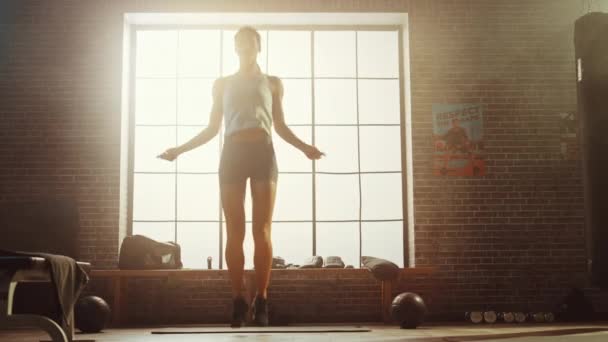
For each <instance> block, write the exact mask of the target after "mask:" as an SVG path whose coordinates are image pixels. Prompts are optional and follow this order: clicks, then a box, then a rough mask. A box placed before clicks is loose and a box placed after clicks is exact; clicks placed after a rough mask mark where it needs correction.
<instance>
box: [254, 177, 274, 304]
mask: <svg viewBox="0 0 608 342" xmlns="http://www.w3.org/2000/svg"><path fill="white" fill-rule="evenodd" d="M275 194H276V183H275V182H273V181H252V182H251V197H252V204H253V210H252V211H253V227H252V231H253V240H254V243H255V253H254V258H253V262H254V265H255V275H256V279H257V295H258V296H260V297H262V298H267V291H268V284H269V282H270V268H271V266H272V240H271V235H270V233H271V223H272V211H273V210H274V200H275Z"/></svg>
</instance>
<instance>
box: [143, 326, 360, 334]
mask: <svg viewBox="0 0 608 342" xmlns="http://www.w3.org/2000/svg"><path fill="white" fill-rule="evenodd" d="M370 331H372V330H371V329H369V328H366V327H361V326H290V327H284V326H282V327H281V326H277V327H273V326H270V327H256V326H251V327H247V326H245V327H241V328H230V327H186V328H179V327H176V328H161V329H154V330H152V334H255V333H265V334H268V333H277V334H278V333H288V334H306V333H348V332H370Z"/></svg>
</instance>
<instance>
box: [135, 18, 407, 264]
mask: <svg viewBox="0 0 608 342" xmlns="http://www.w3.org/2000/svg"><path fill="white" fill-rule="evenodd" d="M185 30H187V28H186V29H185ZM353 30H354V34H355V39H354V44H355V49H354V52H355V68H354V71H355V75H354V77H348V76H341V77H332V76H316V75H315V49H314V46H315V34H316V33H317V32H319V31H317V30H309V33H310V49H309V50H310V61H309V62H310V77H297V76H284V77H281V79H283V80H309V81H311V82H310V88H311V105H312V107H311V116H312V118H311V120H312V121H311V124H302V123H294V124H289V126H294V127H312V128H313V129H312V130H311V143H312V144H313V145H315V143H317V141H316V136H315V129H314V128H315V127H355V128H356V136H357V142H356V145H357V149H356V151H357V157H358V158H357V170H356V171H351V172H339V171H331V172H330V171H319V170H318V166H317V165H316V164H317V162H316V161H313V162H312V172H297V171H287V172H279V174H280V175H281V174H284V175H312V198H311V200H312V220H311V221H309V220H273V223H274V222H276V223H310V224H311V225H312V228H313V229H312V233H313V236H312V237H313V239H312V241H313V246H312V250H313V254H316V253H315V252H316V244H317V241H316V238H317V233H316V223H357V225H358V242H359V246H358V253H359V259H360V256H361V255H362V250H363V243H364V241H363V239H362V236H363V234H362V223H365V222H404V220H403V218H399V219H395V218H387V219H371V220H370V219H364V218H363V191H362V177H361V176H362V175H365V174H400V175H401V174H402V173H403V170H379V171H361V130H360V128H361V127H401V126H402V125H403V123H402V122H401V123H398V124H397V123H361V120H360V113H359V101H360V100H359V96H360V95H359V81H360V80H400V77H370V76H369V75H368V74H366V75H365V77H363V76H360V74H359V63H360V59H359V48H360V47H359V31H357V29H353ZM181 31H184V29H180V30H178V31H177V32H176V33H177V34H176V44H175V45H176V47H175V54H176V55H177V54H178V51H180V32H181ZM381 31H382V30H380V31H379V32H381ZM269 33H270V29H268V30H266V32H263V34H264V36H265V38H266V46H265V48H266V55H265V56H264V57H265V63H264V64H265V65H264V68H263V69H264V71H266V72H268V68H269V65H270V64H269V63H268V61H269V55H270V54H269V53H268V46H269V44H270V43H271V42H270V39H269V38H270V34H269ZM219 34H220V39H219V42H220V43H219V44H220V48H219V54H220V58H219V74H220V75H222V76H224V74H225V73H224V36H225V35H226V30H225V29H220V30H219ZM136 37H137V35H136ZM368 59H369V57H368ZM174 60H175V64H176V65H175V70H174V76H150V75H145V76H136V80H148V79H150V80H155V79H161V80H162V79H167V80H173V81H175V97H176V99H177V98H178V94H179V92H180V84H179V80H214V79H216V78H217V77H211V76H209V77H207V76H187V75H182V74H180V73H179V63H178V62H179V58H178V56H176V58H175V59H174ZM315 80H354V82H355V87H356V92H355V102H356V123H317V120H316V118H315V82H314V81H315ZM400 96H401V95H400ZM179 102H180V101H177V100H176V101H175V103H174V104H175V117H176V119H175V124H154V123H135V124H134V125H133V126H135V127H172V128H173V127H174V128H175V131H176V132H175V144H176V146H177V145H178V143H179V142H178V129H179V128H180V127H201V125H200V124H198V125H197V124H180V123H179V117H178V116H179V109H180V108H179V106H180V103H179ZM203 125H204V124H203ZM223 135H224V132H223V130H220V132H219V134H218V137H219V141H220V143H219V151H218V153H221V149H222V141H223V138H224V137H223ZM402 148H403V147H402V146H401V147H400V148H399V150H402ZM402 158H403V156H402ZM178 162H179V161H178V160H177V159H176V160H175V161H174V163H175V168H174V169H173V171H166V172H151V171H133V170H131V172H132V173H133V174H147V175H154V174H157V175H163V174H164V175H171V174H173V175H174V184H173V186H174V191H175V197H174V210H173V214H174V215H175V219H174V220H141V219H137V220H135V219H133V220H132V222H133V223H134V222H173V223H174V227H175V229H174V230H175V239H177V237H178V234H179V233H178V222H179V223H217V224H218V229H219V246H220V253H219V254H220V255H219V258H218V260H219V267H220V268H223V265H222V261H223V253H222V252H221V249H222V244H223V242H222V240H223V234H222V233H223V213H222V209H221V205H220V208H219V210H218V219H217V220H178V219H177V215H178V210H177V209H178V205H179V203H178V189H177V184H178V177H179V176H180V175H218V173H217V172H184V171H178V166H177V165H178ZM317 174H318V175H336V176H337V175H357V177H356V178H357V181H358V187H357V188H358V189H357V191H358V193H359V196H358V197H359V198H358V219H355V220H328V219H323V220H319V219H317V211H316V207H317V201H316V197H317V191H316V184H317V183H316V181H315V179H316V177H315V175H317ZM218 197H219V196H218ZM246 222H247V223H251V221H250V220H248V221H246Z"/></svg>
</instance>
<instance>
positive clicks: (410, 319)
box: [391, 292, 427, 329]
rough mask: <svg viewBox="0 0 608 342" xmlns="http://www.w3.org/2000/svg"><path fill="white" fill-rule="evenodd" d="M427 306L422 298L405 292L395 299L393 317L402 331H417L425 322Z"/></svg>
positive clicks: (392, 308)
mask: <svg viewBox="0 0 608 342" xmlns="http://www.w3.org/2000/svg"><path fill="white" fill-rule="evenodd" d="M426 311H427V310H426V305H425V304H424V300H422V297H420V296H419V295H417V294H416V293H413V292H404V293H401V294H400V295H398V296H397V297H395V299H393V303H392V305H391V316H392V317H393V319H394V320H395V321H397V322H399V324H400V325H401V329H415V328H416V327H417V326H419V325H420V324H421V323H422V322H423V321H424V315H426Z"/></svg>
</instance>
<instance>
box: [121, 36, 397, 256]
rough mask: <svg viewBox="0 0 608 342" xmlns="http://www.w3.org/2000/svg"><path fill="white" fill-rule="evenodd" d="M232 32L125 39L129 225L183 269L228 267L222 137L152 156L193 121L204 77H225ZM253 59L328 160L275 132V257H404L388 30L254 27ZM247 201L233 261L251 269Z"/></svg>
mask: <svg viewBox="0 0 608 342" xmlns="http://www.w3.org/2000/svg"><path fill="white" fill-rule="evenodd" d="M234 33H235V30H234V29H233V28H231V29H226V28H222V27H218V28H204V29H200V28H192V29H190V28H187V29H184V28H180V29H173V28H167V27H162V28H161V27H158V28H155V27H152V28H150V27H140V28H138V29H136V30H135V31H134V36H133V38H134V39H133V40H134V42H133V44H132V47H133V49H134V50H135V51H134V52H135V54H134V56H135V57H134V58H133V63H134V64H135V65H134V68H133V73H134V74H133V79H134V81H133V87H132V88H133V89H132V95H133V96H134V100H135V101H134V103H135V105H134V110H133V120H132V125H133V126H132V130H131V132H132V134H134V139H133V141H134V143H133V147H132V153H131V155H132V158H133V161H132V165H133V169H132V170H131V172H132V173H133V191H132V196H131V199H132V200H131V202H130V203H131V205H132V220H131V223H132V233H133V234H143V235H147V236H150V237H152V238H154V239H158V240H161V241H176V242H177V243H179V244H180V245H181V247H182V258H183V261H184V266H185V267H188V268H206V259H207V257H208V256H211V257H212V258H213V268H226V266H225V265H226V263H225V260H224V255H223V254H224V253H223V250H224V247H225V242H226V241H225V240H226V239H225V236H226V234H225V229H226V228H225V223H224V222H223V213H222V211H221V205H220V195H219V186H218V176H217V169H218V163H219V156H220V152H221V146H222V138H223V132H221V133H220V134H219V136H218V137H216V138H215V139H213V140H211V141H210V142H209V143H207V144H206V145H203V146H201V147H199V148H197V149H195V150H192V151H190V152H187V153H186V154H183V155H181V156H180V157H179V158H178V159H177V160H176V161H174V162H172V163H171V162H167V161H164V160H160V159H157V158H156V156H157V155H158V154H159V153H160V152H162V151H164V149H166V148H168V147H172V146H175V145H177V144H181V143H183V142H185V141H187V140H189V139H190V138H192V137H193V136H194V135H196V134H197V133H198V132H200V130H202V129H203V128H205V125H206V124H207V122H208V118H209V112H210V109H211V87H212V84H213V81H214V80H215V79H216V78H218V77H220V76H226V75H229V74H232V73H234V72H235V71H236V70H237V69H238V58H237V56H236V54H235V52H234V45H233V44H234V43H233V37H234ZM260 34H261V35H262V51H261V53H260V55H259V56H258V64H259V65H260V67H261V68H262V70H263V71H264V72H265V73H268V74H270V75H276V76H279V77H280V78H281V79H282V80H283V84H284V87H285V97H284V100H283V101H284V102H283V104H284V109H285V119H286V121H287V124H288V125H289V126H290V127H291V129H292V130H293V131H294V132H295V133H296V134H297V135H298V136H299V137H300V138H301V139H302V140H304V141H305V142H308V143H311V142H312V143H314V144H315V145H316V146H318V147H319V149H321V150H322V151H324V152H326V154H327V156H326V157H325V158H323V159H321V160H319V161H316V162H311V161H310V160H308V159H307V158H306V156H304V154H302V153H301V152H300V151H298V150H297V149H295V148H294V147H292V146H291V145H288V144H287V143H286V142H284V141H283V140H282V139H281V138H280V137H278V136H276V134H274V133H273V134H274V136H273V140H274V144H275V149H276V152H277V160H278V163H279V172H280V174H279V181H278V191H277V199H276V205H275V211H274V216H273V226H272V239H273V248H274V255H275V256H281V257H283V258H285V260H286V262H288V263H294V264H301V263H302V262H303V261H304V260H305V259H306V258H308V257H310V256H311V255H320V256H324V257H325V256H330V255H338V256H341V257H342V258H343V260H344V261H345V263H346V264H350V265H353V266H354V267H359V260H360V256H361V255H372V256H377V257H382V258H386V259H389V260H391V261H393V262H395V263H396V264H398V265H400V266H404V243H403V242H404V232H405V226H404V209H403V208H404V206H403V198H404V197H403V195H402V189H403V186H402V184H403V183H402V180H403V179H404V172H403V171H404V170H402V165H403V162H402V160H403V159H404V158H405V156H404V153H403V150H404V148H403V146H404V144H403V136H402V131H404V129H403V125H404V122H403V119H402V115H401V113H402V109H401V106H400V103H401V101H400V100H401V99H400V96H402V95H401V94H402V92H401V91H400V77H401V76H400V68H399V59H400V58H399V49H400V40H399V28H398V27H395V28H394V29H393V28H390V27H389V28H374V29H370V28H369V27H366V28H361V29H359V28H357V27H335V28H333V27H332V28H330V29H328V28H326V27H322V28H321V27H320V28H318V29H315V28H314V27H312V28H309V29H306V30H303V29H301V28H293V29H290V28H289V27H287V28H286V27H280V28H278V27H277V28H272V27H270V28H268V29H266V30H260ZM249 196H250V194H249V189H248V195H247V200H246V214H247V219H248V221H247V236H246V240H245V245H244V247H245V267H246V268H252V267H253V238H252V236H251V221H250V220H251V207H250V206H251V201H250V197H249Z"/></svg>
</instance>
